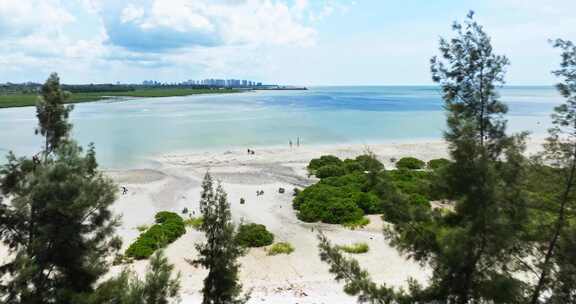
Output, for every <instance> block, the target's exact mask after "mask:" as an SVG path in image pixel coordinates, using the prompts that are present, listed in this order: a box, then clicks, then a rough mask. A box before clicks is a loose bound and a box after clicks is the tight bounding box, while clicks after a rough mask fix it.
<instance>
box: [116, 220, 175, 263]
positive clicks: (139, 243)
mask: <svg viewBox="0 0 576 304" xmlns="http://www.w3.org/2000/svg"><path fill="white" fill-rule="evenodd" d="M155 220H156V224H155V225H153V226H152V227H150V228H148V230H146V231H145V232H144V233H142V234H140V236H138V238H137V239H136V241H135V242H134V243H132V244H131V245H130V247H128V249H127V250H126V256H128V257H133V258H135V259H146V258H148V257H149V256H150V255H152V254H153V253H154V251H156V250H157V249H159V248H163V247H166V246H167V245H168V244H170V243H172V242H174V241H175V240H176V239H178V238H179V237H180V236H182V235H183V234H184V233H186V228H185V226H184V221H183V220H182V218H181V217H180V216H179V215H178V214H176V213H173V212H167V211H162V212H158V213H156V216H155Z"/></svg>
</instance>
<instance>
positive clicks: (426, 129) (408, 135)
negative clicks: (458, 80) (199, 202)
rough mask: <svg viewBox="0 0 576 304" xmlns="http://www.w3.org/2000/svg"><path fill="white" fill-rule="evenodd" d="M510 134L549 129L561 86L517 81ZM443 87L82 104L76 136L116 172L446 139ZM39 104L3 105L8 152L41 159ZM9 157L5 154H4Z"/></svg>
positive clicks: (511, 91)
mask: <svg viewBox="0 0 576 304" xmlns="http://www.w3.org/2000/svg"><path fill="white" fill-rule="evenodd" d="M501 93H502V99H503V101H505V102H506V103H507V104H508V105H509V107H510V112H509V115H508V119H509V130H510V131H520V130H528V131H530V132H532V133H533V134H534V135H536V136H542V135H544V134H545V132H546V130H547V128H548V127H549V124H550V119H549V115H550V113H551V111H552V109H553V107H554V106H556V105H557V104H558V103H560V102H561V98H560V96H559V95H558V93H557V92H556V91H555V89H554V88H553V87H508V88H505V89H502V92H501ZM444 120H445V114H444V112H443V110H442V100H441V98H440V92H439V89H438V88H436V87H431V86H430V87H426V86H401V87H400V86H398V87H317V88H311V89H310V90H308V91H276V92H248V93H241V94H230V95H209V96H208V95H199V96H186V97H168V98H156V99H134V100H129V101H102V102H93V103H84V104H77V105H76V108H75V110H74V111H73V114H72V122H73V123H74V131H73V136H74V138H76V139H77V140H78V141H79V142H80V143H81V144H83V145H86V144H88V143H90V142H94V143H95V144H96V150H97V155H98V159H99V161H100V163H101V165H103V166H104V167H107V168H129V167H137V166H148V165H151V164H150V163H148V162H147V158H149V157H150V156H154V155H159V154H163V153H170V152H185V151H207V150H225V149H234V148H247V147H258V146H271V145H284V146H287V145H288V141H289V140H290V139H292V140H293V141H294V142H295V141H296V138H297V137H300V138H301V140H302V142H303V144H305V145H318V144H331V143H365V144H370V143H379V142H386V141H401V140H415V139H418V140H420V139H438V138H441V136H442V131H443V129H444V127H445V123H444ZM35 126H36V118H35V109H34V108H33V107H27V108H13V109H1V110H0V154H5V153H7V151H9V150H12V151H14V152H15V153H17V154H18V155H31V154H32V153H33V152H36V151H38V150H39V149H40V147H41V143H40V138H39V137H38V136H35V135H34V128H35ZM0 157H2V158H3V156H2V155H0Z"/></svg>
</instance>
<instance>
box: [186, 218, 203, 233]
mask: <svg viewBox="0 0 576 304" xmlns="http://www.w3.org/2000/svg"><path fill="white" fill-rule="evenodd" d="M203 223H204V218H203V217H201V216H199V217H191V218H189V219H186V220H184V225H186V227H192V228H194V229H196V230H200V229H201V228H202V224H203Z"/></svg>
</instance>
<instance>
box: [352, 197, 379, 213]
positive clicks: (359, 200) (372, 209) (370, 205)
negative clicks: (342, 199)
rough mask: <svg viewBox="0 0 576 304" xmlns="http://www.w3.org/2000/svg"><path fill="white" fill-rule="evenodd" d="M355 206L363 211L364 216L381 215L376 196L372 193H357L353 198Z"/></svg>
mask: <svg viewBox="0 0 576 304" xmlns="http://www.w3.org/2000/svg"><path fill="white" fill-rule="evenodd" d="M354 200H355V201H356V205H357V206H358V207H359V208H360V209H362V211H364V213H365V214H378V213H382V204H381V202H380V199H378V196H376V194H374V193H366V192H358V193H357V194H356V195H355V196H354Z"/></svg>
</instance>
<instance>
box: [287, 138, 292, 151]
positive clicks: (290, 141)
mask: <svg viewBox="0 0 576 304" xmlns="http://www.w3.org/2000/svg"><path fill="white" fill-rule="evenodd" d="M288 143H289V144H290V150H292V140H291V139H290V140H288Z"/></svg>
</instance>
